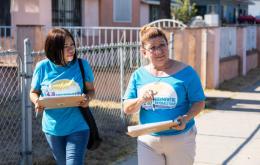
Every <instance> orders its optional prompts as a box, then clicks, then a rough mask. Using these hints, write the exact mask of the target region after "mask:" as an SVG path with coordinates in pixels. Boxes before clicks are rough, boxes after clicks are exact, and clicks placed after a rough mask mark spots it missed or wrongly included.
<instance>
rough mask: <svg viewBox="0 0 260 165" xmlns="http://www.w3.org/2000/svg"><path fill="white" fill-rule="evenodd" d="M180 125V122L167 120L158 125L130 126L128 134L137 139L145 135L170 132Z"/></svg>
mask: <svg viewBox="0 0 260 165" xmlns="http://www.w3.org/2000/svg"><path fill="white" fill-rule="evenodd" d="M179 124H180V122H179V121H177V120H167V121H162V122H156V123H148V124H141V125H135V126H128V128H127V129H128V132H127V134H128V135H129V136H131V137H137V136H140V135H144V134H150V133H154V132H160V131H165V130H169V129H172V127H175V126H178V125H179Z"/></svg>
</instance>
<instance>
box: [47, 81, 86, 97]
mask: <svg viewBox="0 0 260 165" xmlns="http://www.w3.org/2000/svg"><path fill="white" fill-rule="evenodd" d="M43 92H44V95H45V96H65V95H79V94H81V89H80V86H79V84H78V83H76V82H75V81H74V80H68V79H61V80H57V81H54V82H52V83H51V84H50V85H48V86H45V88H43Z"/></svg>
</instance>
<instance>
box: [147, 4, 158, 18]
mask: <svg viewBox="0 0 260 165" xmlns="http://www.w3.org/2000/svg"><path fill="white" fill-rule="evenodd" d="M149 10H150V11H149V21H150V22H153V21H155V20H158V19H160V8H159V5H150V8H149Z"/></svg>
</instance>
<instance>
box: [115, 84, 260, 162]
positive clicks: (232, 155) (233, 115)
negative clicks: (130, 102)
mask: <svg viewBox="0 0 260 165" xmlns="http://www.w3.org/2000/svg"><path fill="white" fill-rule="evenodd" d="M206 95H207V97H221V98H225V99H228V100H227V101H225V102H220V103H218V104H217V105H216V110H214V111H210V112H208V113H205V114H203V115H200V116H199V117H197V118H196V123H197V128H198V135H197V154H196V157H195V165H220V164H223V165H226V164H230V165H260V81H259V82H258V83H256V84H255V85H253V86H251V87H249V88H247V89H245V90H243V91H240V92H222V91H217V90H214V91H207V93H206ZM118 165H137V157H136V154H134V155H130V156H129V157H128V158H126V159H125V160H123V161H121V162H120V163H118Z"/></svg>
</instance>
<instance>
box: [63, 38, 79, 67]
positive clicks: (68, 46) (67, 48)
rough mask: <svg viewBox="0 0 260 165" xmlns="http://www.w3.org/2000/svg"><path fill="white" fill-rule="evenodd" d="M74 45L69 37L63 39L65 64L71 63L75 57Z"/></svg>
mask: <svg viewBox="0 0 260 165" xmlns="http://www.w3.org/2000/svg"><path fill="white" fill-rule="evenodd" d="M75 49H76V48H75V44H74V42H73V40H72V39H71V37H66V38H65V43H64V50H63V52H64V61H65V62H66V63H68V62H70V61H72V60H73V59H74V56H75Z"/></svg>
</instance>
